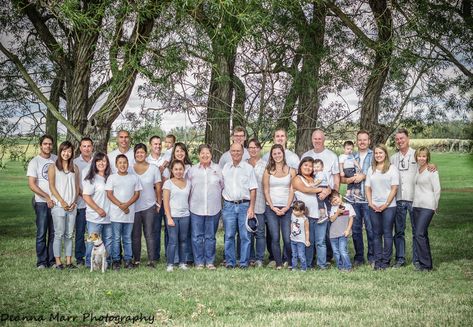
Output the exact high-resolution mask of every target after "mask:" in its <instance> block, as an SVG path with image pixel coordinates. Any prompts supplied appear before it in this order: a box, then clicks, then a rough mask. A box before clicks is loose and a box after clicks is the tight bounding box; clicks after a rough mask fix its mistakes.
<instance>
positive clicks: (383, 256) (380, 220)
mask: <svg viewBox="0 0 473 327" xmlns="http://www.w3.org/2000/svg"><path fill="white" fill-rule="evenodd" d="M395 216H396V208H395V207H391V208H386V209H384V210H383V211H382V212H375V211H374V210H373V209H371V208H370V218H371V225H372V226H373V233H374V258H375V268H387V267H389V263H390V261H391V256H392V254H393V227H394V220H395Z"/></svg>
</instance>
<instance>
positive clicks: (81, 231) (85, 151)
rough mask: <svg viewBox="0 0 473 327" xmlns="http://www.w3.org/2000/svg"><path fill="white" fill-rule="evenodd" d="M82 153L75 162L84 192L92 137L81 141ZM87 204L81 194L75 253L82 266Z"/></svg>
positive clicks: (77, 262)
mask: <svg viewBox="0 0 473 327" xmlns="http://www.w3.org/2000/svg"><path fill="white" fill-rule="evenodd" d="M79 151H80V154H79V156H78V157H77V158H75V159H74V164H75V165H76V166H77V167H79V174H80V175H79V180H80V185H79V186H80V190H81V194H82V190H83V180H84V175H83V174H82V172H83V171H84V170H87V171H88V170H89V166H90V163H91V161H92V153H93V152H94V144H93V142H92V139H91V138H90V137H83V138H82V139H81V140H80V143H79ZM85 211H86V205H85V202H84V199H83V198H82V196H80V195H79V198H78V199H77V215H76V226H75V227H76V239H75V247H74V254H75V257H76V264H77V265H78V266H81V265H83V264H85V261H84V257H85V239H84V235H85V226H86V224H87V222H86V218H85Z"/></svg>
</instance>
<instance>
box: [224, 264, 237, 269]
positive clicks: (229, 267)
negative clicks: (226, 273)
mask: <svg viewBox="0 0 473 327" xmlns="http://www.w3.org/2000/svg"><path fill="white" fill-rule="evenodd" d="M225 268H227V269H234V268H235V267H233V266H232V265H226V266H225Z"/></svg>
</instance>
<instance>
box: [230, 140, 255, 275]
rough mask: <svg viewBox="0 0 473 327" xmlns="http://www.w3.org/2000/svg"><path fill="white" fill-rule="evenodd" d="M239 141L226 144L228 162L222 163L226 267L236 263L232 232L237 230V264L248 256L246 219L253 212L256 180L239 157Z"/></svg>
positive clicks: (242, 263) (243, 265) (245, 263)
mask: <svg viewBox="0 0 473 327" xmlns="http://www.w3.org/2000/svg"><path fill="white" fill-rule="evenodd" d="M243 149H244V148H243V145H242V144H240V143H236V142H235V143H233V144H232V145H231V146H230V154H231V157H232V162H229V163H227V164H226V165H225V167H223V171H222V174H223V181H224V185H225V187H224V189H223V192H222V196H223V198H224V202H223V224H224V228H225V260H226V267H227V268H230V269H231V268H234V267H235V264H236V254H235V234H236V231H237V229H238V231H239V234H240V240H241V245H240V268H248V264H249V256H250V236H249V234H248V231H247V229H246V220H247V219H248V218H253V217H254V216H255V211H254V207H255V199H256V189H257V188H258V182H257V181H256V176H255V172H254V170H253V167H252V166H251V165H250V164H248V163H247V162H246V161H244V160H243Z"/></svg>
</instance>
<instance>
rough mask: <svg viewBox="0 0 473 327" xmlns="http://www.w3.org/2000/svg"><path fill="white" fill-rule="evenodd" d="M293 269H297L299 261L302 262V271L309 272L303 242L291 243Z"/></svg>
mask: <svg viewBox="0 0 473 327" xmlns="http://www.w3.org/2000/svg"><path fill="white" fill-rule="evenodd" d="M291 252H292V269H293V270H294V269H297V259H299V261H300V262H301V270H304V271H305V270H307V261H306V259H305V244H304V243H302V242H293V241H291Z"/></svg>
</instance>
